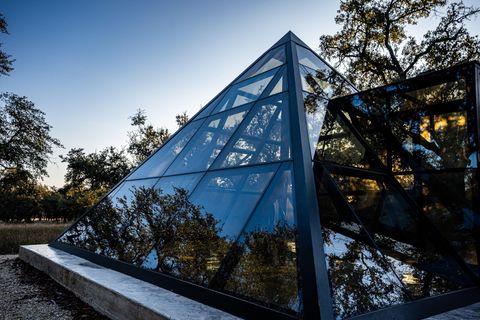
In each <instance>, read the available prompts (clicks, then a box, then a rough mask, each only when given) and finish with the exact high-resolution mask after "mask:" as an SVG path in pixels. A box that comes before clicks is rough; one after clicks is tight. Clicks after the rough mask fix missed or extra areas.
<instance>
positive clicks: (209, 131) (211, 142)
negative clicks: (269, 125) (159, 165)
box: [166, 105, 251, 175]
mask: <svg viewBox="0 0 480 320" xmlns="http://www.w3.org/2000/svg"><path fill="white" fill-rule="evenodd" d="M250 107H251V105H248V106H245V107H242V108H238V109H235V110H231V111H229V112H222V113H219V114H216V115H213V116H210V117H209V118H207V119H206V120H205V122H204V124H203V126H202V127H201V128H200V129H199V130H198V132H197V133H196V134H195V135H194V136H193V138H192V139H191V140H190V142H189V143H188V144H187V146H186V147H185V148H184V150H183V151H182V152H181V153H180V154H179V155H178V157H177V158H176V160H175V161H174V162H173V163H172V165H171V166H170V167H169V168H168V170H167V171H166V174H167V175H173V174H179V173H187V172H198V171H205V170H207V169H208V167H210V165H211V164H212V163H213V161H214V160H215V158H216V157H217V156H218V154H219V153H220V151H221V150H222V149H223V146H225V144H226V143H227V141H228V140H229V139H230V137H231V136H232V134H233V133H234V132H235V130H236V129H237V127H238V125H239V124H240V123H241V122H242V121H243V119H244V118H245V116H246V114H247V112H248V111H249V109H250Z"/></svg>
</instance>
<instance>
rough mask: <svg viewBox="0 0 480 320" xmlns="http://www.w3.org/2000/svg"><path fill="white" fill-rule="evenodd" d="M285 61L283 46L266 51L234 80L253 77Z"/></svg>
mask: <svg viewBox="0 0 480 320" xmlns="http://www.w3.org/2000/svg"><path fill="white" fill-rule="evenodd" d="M284 63H285V46H280V47H278V48H275V49H272V50H271V51H269V52H267V53H266V54H265V55H264V56H263V57H262V58H261V59H260V60H259V61H258V62H257V63H255V64H254V65H253V66H252V67H251V68H250V69H248V71H246V72H245V73H244V74H243V75H242V76H241V77H240V79H238V80H237V81H236V82H240V81H243V80H245V79H248V78H250V77H254V76H256V75H258V74H260V73H263V72H266V71H268V70H271V69H273V68H276V67H279V66H281V65H282V64H284Z"/></svg>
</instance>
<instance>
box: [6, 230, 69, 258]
mask: <svg viewBox="0 0 480 320" xmlns="http://www.w3.org/2000/svg"><path fill="white" fill-rule="evenodd" d="M69 225H70V224H69V223H67V224H63V223H43V222H42V223H24V224H0V254H16V253H18V248H19V246H20V245H23V244H39V243H48V242H50V241H52V240H54V239H55V238H56V237H58V236H59V235H60V233H62V231H63V230H65V228H67V227H68V226H69Z"/></svg>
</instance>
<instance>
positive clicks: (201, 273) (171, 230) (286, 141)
mask: <svg viewBox="0 0 480 320" xmlns="http://www.w3.org/2000/svg"><path fill="white" fill-rule="evenodd" d="M355 92H356V90H355V88H354V87H353V86H352V85H351V84H350V83H349V82H348V81H347V80H346V79H345V78H343V77H342V76H341V75H340V74H339V73H338V72H336V71H335V70H334V69H333V68H331V67H330V66H329V65H328V64H326V63H325V62H324V61H323V60H321V59H320V58H319V57H318V56H317V55H316V54H315V53H314V52H313V51H312V50H311V49H309V48H308V47H307V46H306V45H305V44H304V43H303V42H302V41H301V40H299V39H298V38H297V37H296V36H295V35H294V34H293V33H291V32H289V33H287V34H286V35H285V36H284V37H283V38H282V39H280V40H279V41H278V42H277V43H276V44H275V45H274V46H273V47H272V48H270V49H269V50H267V52H266V53H265V54H263V55H262V56H261V57H260V58H259V59H258V60H257V61H255V62H254V63H253V64H252V65H251V66H250V67H249V68H247V69H246V70H245V71H244V72H243V73H242V74H241V75H240V76H239V77H238V78H237V79H235V80H234V81H233V82H232V83H231V84H230V85H229V86H227V87H226V88H225V89H224V90H223V91H222V92H220V93H219V94H218V95H217V96H216V97H215V98H214V99H213V100H212V101H211V102H210V103H209V104H208V105H206V106H205V107H204V108H203V109H202V110H200V111H199V112H198V113H197V114H196V115H195V116H194V117H193V118H192V120H190V121H189V122H188V123H187V124H186V125H184V126H183V127H182V128H181V129H179V131H178V132H177V133H175V134H174V135H173V136H172V137H171V138H170V139H169V140H168V141H167V142H166V143H165V144H163V145H162V146H161V147H159V149H158V150H156V152H154V153H153V154H152V155H151V156H150V157H149V158H147V159H146V160H145V161H144V162H143V163H142V164H140V165H139V166H138V167H137V168H136V169H135V170H133V172H131V173H130V174H129V175H128V176H126V177H125V178H124V179H123V180H122V181H121V182H119V183H118V184H117V186H116V187H115V188H113V189H112V190H111V191H110V192H109V193H108V194H107V195H106V196H105V197H104V198H103V199H102V200H101V201H100V202H99V203H98V204H97V205H96V206H95V207H94V208H93V209H91V210H90V211H88V212H87V213H85V215H83V216H82V217H81V218H80V219H79V220H78V221H76V222H75V223H74V224H73V225H72V226H71V227H70V228H69V229H67V230H66V231H65V232H64V233H63V234H62V235H61V236H60V237H58V239H57V240H55V241H54V242H53V243H51V245H52V246H54V247H56V248H59V249H62V250H65V251H68V252H71V253H73V254H76V255H79V256H82V257H85V258H87V259H90V260H92V261H94V262H96V263H99V264H102V265H105V266H107V267H110V268H112V269H116V270H119V271H121V272H125V273H128V274H130V275H133V276H135V277H138V278H140V279H143V280H146V281H149V282H152V283H154V284H157V285H159V286H162V287H165V288H167V289H170V290H172V291H175V292H178V293H180V294H182V295H185V296H188V297H190V298H192V299H196V300H198V301H201V302H203V303H206V304H209V305H212V306H215V307H218V308H221V309H224V310H226V311H228V312H231V313H233V314H236V315H239V316H242V317H245V318H258V317H262V318H275V319H292V318H304V319H314V318H320V317H321V318H326V319H332V318H333V317H335V318H337V319H340V318H344V317H350V316H355V315H361V314H364V313H368V312H371V311H375V310H378V309H383V308H386V307H391V306H395V305H402V304H405V303H409V302H412V301H414V300H417V299H421V298H424V297H427V296H435V295H439V294H442V293H445V292H450V291H452V290H458V289H462V288H468V287H471V286H472V285H473V283H474V280H472V276H471V274H468V272H467V271H466V270H465V268H464V266H463V265H462V262H461V261H458V259H457V260H456V259H454V257H452V255H451V253H450V252H447V251H445V250H442V249H441V248H440V247H441V245H439V244H438V243H436V242H435V241H433V240H432V235H433V233H434V232H433V231H431V232H430V231H428V232H423V230H430V229H429V228H430V223H429V222H428V220H426V219H424V217H421V216H419V215H418V213H417V212H415V207H414V205H412V203H411V202H409V201H408V199H407V198H408V197H406V196H405V194H404V193H402V191H401V190H399V187H398V185H397V184H395V183H394V182H393V181H392V179H390V177H389V176H388V175H387V174H386V173H385V172H382V168H383V167H382V163H381V161H382V160H381V158H380V157H379V155H378V154H375V153H372V152H371V148H369V145H368V143H367V142H366V141H365V139H363V138H362V136H360V135H359V134H358V132H357V131H356V129H355V128H354V127H353V125H352V116H348V115H346V114H344V113H342V112H340V111H339V109H338V108H333V107H332V106H331V105H330V101H331V100H332V99H334V98H336V97H340V96H345V95H348V94H352V93H355ZM365 172H366V173H365ZM320 222H321V223H320ZM432 230H433V229H432ZM412 279H414V280H415V281H413V280H412Z"/></svg>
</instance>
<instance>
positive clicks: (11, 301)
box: [0, 255, 107, 320]
mask: <svg viewBox="0 0 480 320" xmlns="http://www.w3.org/2000/svg"><path fill="white" fill-rule="evenodd" d="M0 319H5V320H10V319H12V320H13V319H42V320H43V319H107V318H105V317H103V316H101V315H100V314H98V313H97V312H96V311H95V310H93V309H92V308H91V307H90V306H88V305H87V304H85V303H83V302H82V301H80V300H79V299H78V298H76V297H75V296H74V295H73V294H72V293H71V292H69V291H67V290H66V289H64V288H63V287H61V286H60V285H59V284H57V283H56V282H54V281H53V280H52V279H50V277H48V276H47V275H45V274H43V273H41V272H39V271H38V270H36V269H34V268H32V267H31V266H29V265H28V264H26V263H24V262H23V261H21V260H20V259H18V256H16V255H0Z"/></svg>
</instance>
